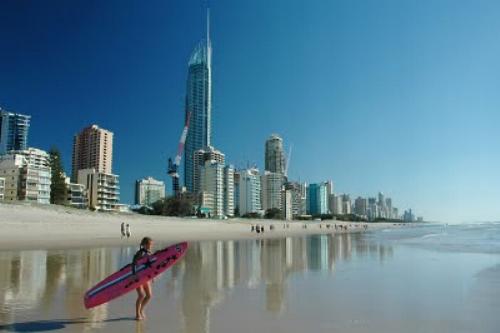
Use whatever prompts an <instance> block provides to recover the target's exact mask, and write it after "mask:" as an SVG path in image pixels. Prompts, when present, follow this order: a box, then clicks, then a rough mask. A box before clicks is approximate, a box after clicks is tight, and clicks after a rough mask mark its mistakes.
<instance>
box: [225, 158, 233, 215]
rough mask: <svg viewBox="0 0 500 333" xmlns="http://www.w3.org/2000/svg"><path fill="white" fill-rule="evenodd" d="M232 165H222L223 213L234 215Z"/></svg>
mask: <svg viewBox="0 0 500 333" xmlns="http://www.w3.org/2000/svg"><path fill="white" fill-rule="evenodd" d="M234 197H235V189H234V166H232V165H226V166H225V167H224V214H225V215H226V216H230V217H232V216H234V202H235V198H234Z"/></svg>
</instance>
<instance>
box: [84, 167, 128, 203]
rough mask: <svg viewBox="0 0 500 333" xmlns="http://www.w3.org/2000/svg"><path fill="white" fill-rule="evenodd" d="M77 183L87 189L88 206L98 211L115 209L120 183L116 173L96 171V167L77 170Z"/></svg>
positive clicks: (118, 198) (118, 197) (118, 199)
mask: <svg viewBox="0 0 500 333" xmlns="http://www.w3.org/2000/svg"><path fill="white" fill-rule="evenodd" d="M78 184H82V185H84V186H85V188H86V189H87V200H88V206H89V207H90V208H91V209H96V210H99V211H117V210H118V208H119V207H118V203H119V201H120V185H119V179H118V176H117V175H114V174H109V173H103V172H98V171H96V169H94V168H91V169H83V170H79V171H78Z"/></svg>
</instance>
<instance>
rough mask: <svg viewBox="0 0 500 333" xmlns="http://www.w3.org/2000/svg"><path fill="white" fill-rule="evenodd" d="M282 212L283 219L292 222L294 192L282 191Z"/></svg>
mask: <svg viewBox="0 0 500 333" xmlns="http://www.w3.org/2000/svg"><path fill="white" fill-rule="evenodd" d="M281 212H282V216H283V219H284V220H286V221H291V220H292V219H293V203H292V190H285V189H283V190H282V191H281Z"/></svg>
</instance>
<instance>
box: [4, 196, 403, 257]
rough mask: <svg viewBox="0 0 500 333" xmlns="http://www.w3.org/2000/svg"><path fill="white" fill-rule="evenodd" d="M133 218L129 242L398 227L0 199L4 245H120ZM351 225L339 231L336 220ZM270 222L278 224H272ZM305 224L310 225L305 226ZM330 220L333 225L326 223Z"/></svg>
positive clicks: (292, 234)
mask: <svg viewBox="0 0 500 333" xmlns="http://www.w3.org/2000/svg"><path fill="white" fill-rule="evenodd" d="M123 222H124V223H125V224H129V225H130V230H131V237H130V239H128V240H127V242H130V244H138V243H139V241H140V239H141V238H142V237H144V236H150V237H152V238H154V239H155V240H158V241H162V242H172V243H173V242H179V241H199V240H229V239H234V240H236V239H252V238H280V237H288V236H299V235H309V234H329V233H333V232H335V233H343V232H364V231H365V228H364V225H365V224H366V225H368V228H367V229H366V230H374V229H380V228H389V227H394V226H393V224H391V223H376V224H375V223H359V222H340V221H333V220H328V221H323V222H321V223H320V222H317V221H290V222H289V223H287V224H288V227H284V225H285V221H282V220H264V219H241V218H234V219H228V220H214V219H210V220H209V219H195V218H177V217H164V216H147V215H140V214H136V213H100V212H91V211H87V210H79V209H73V208H69V207H64V206H56V205H45V206H44V205H30V204H20V203H18V204H5V203H0V228H1V229H0V230H1V232H0V250H9V249H41V248H43V249H62V248H82V247H103V246H121V245H123V244H124V240H123V239H122V236H121V231H120V227H121V223H123ZM256 224H259V225H263V226H264V230H265V232H264V233H256V232H252V231H251V226H252V225H256ZM335 224H337V225H339V226H340V225H343V226H346V227H347V230H340V228H338V230H337V231H335V228H334V225H335ZM271 225H273V226H274V230H270V227H271ZM304 225H307V228H304ZM328 225H330V228H328Z"/></svg>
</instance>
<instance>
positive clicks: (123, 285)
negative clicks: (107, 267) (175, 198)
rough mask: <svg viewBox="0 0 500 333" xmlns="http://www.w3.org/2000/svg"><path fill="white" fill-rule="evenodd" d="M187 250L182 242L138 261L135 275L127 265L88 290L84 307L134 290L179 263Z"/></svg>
mask: <svg viewBox="0 0 500 333" xmlns="http://www.w3.org/2000/svg"><path fill="white" fill-rule="evenodd" d="M187 248H188V244H187V243H186V242H183V243H179V244H176V245H172V246H169V247H167V248H165V249H163V250H159V251H156V252H155V253H153V254H152V255H150V256H145V257H143V258H141V259H139V260H138V261H137V264H136V265H135V275H134V274H133V272H132V264H128V265H127V266H125V267H123V268H122V269H120V270H119V271H118V272H116V273H113V274H111V275H110V276H108V277H107V278H105V279H104V280H102V281H101V282H99V283H98V284H96V285H95V286H94V287H93V288H91V289H89V290H88V291H87V292H86V293H85V297H84V304H85V307H86V308H87V309H90V308H93V307H95V306H98V305H101V304H104V303H107V302H109V301H111V300H113V299H115V298H117V297H120V296H122V295H124V294H126V293H128V292H129V291H132V290H135V289H136V288H137V287H139V286H140V285H142V284H143V283H145V282H147V281H149V280H151V279H153V278H154V277H156V276H158V275H160V274H161V273H163V272H164V271H166V270H167V269H168V268H170V267H171V266H172V265H173V264H175V263H176V262H177V261H179V259H180V258H182V257H183V256H184V254H185V253H186V250H187Z"/></svg>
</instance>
